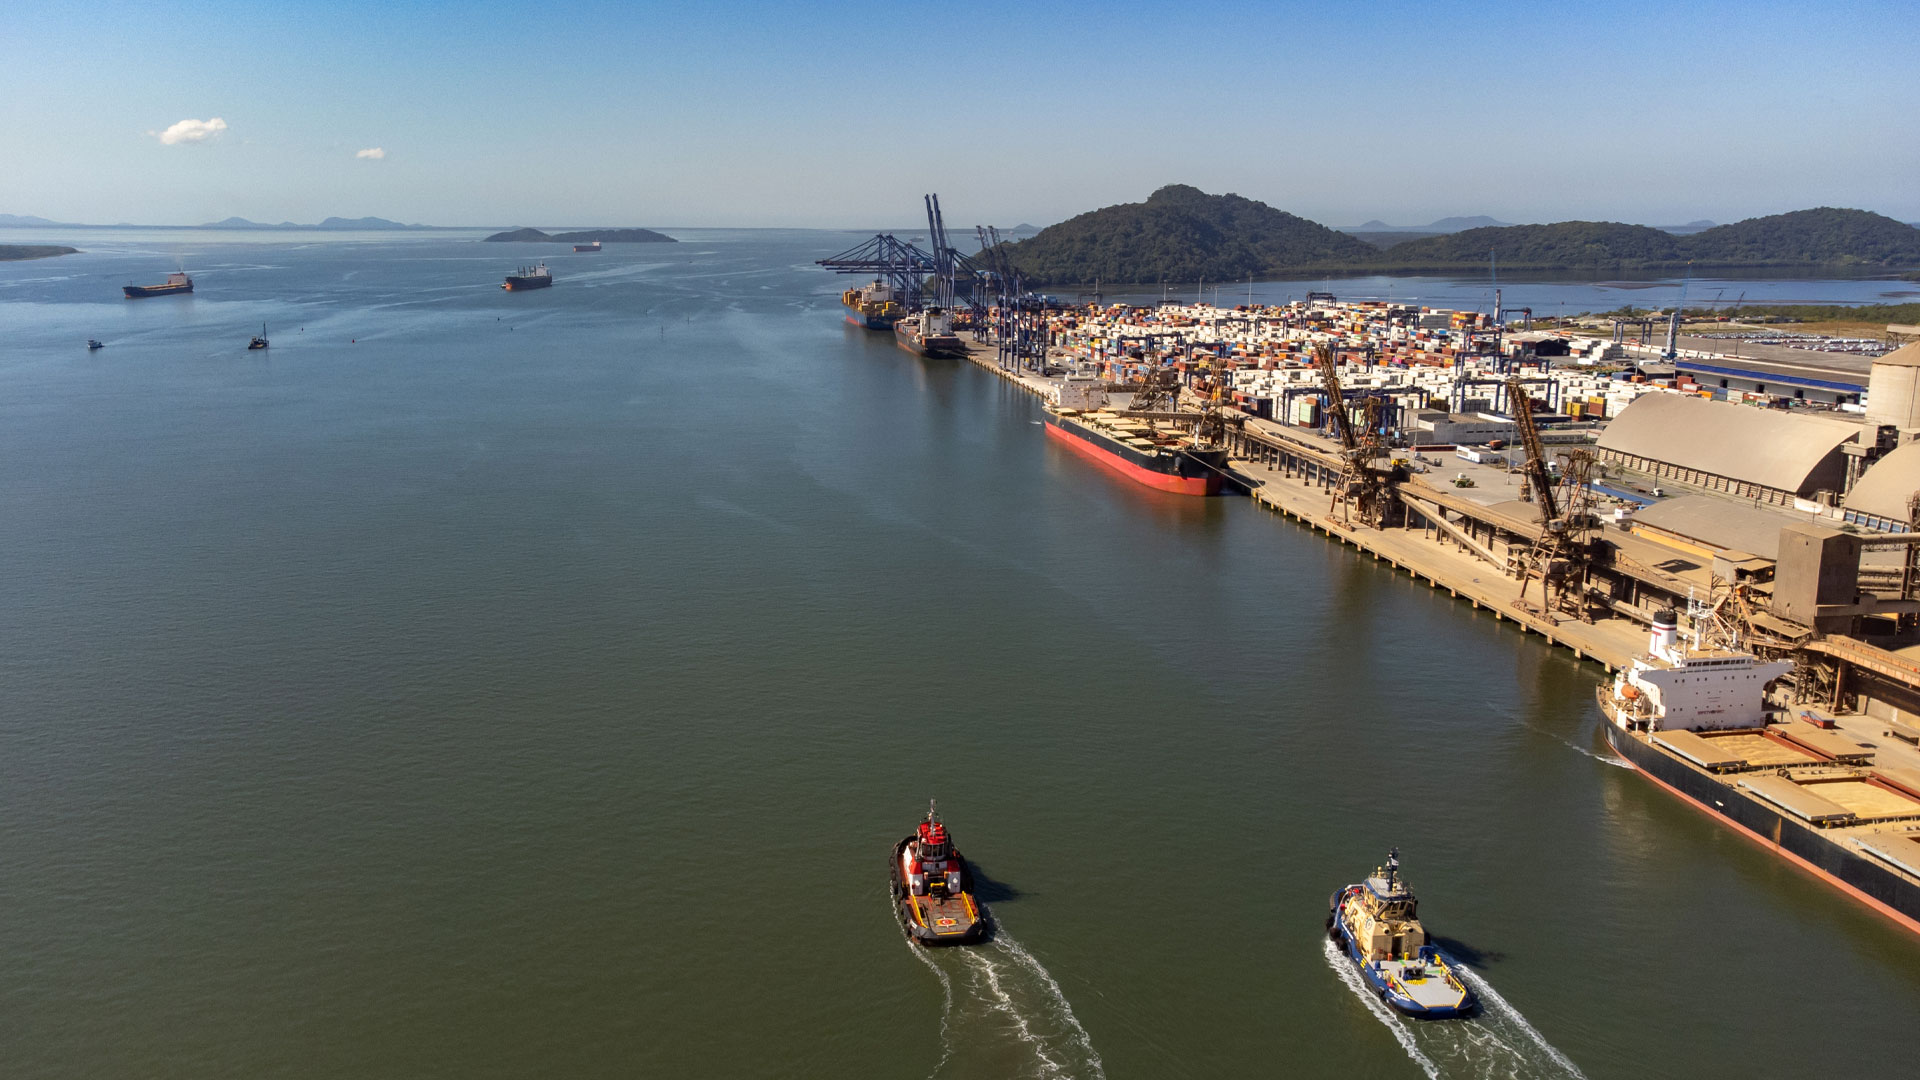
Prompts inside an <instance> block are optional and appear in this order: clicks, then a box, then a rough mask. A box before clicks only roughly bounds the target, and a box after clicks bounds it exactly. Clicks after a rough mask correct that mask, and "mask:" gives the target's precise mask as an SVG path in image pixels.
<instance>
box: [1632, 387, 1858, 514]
mask: <svg viewBox="0 0 1920 1080" xmlns="http://www.w3.org/2000/svg"><path fill="white" fill-rule="evenodd" d="M1872 430H1873V429H1871V428H1867V427H1864V426H1862V425H1860V424H1857V423H1851V422H1849V421H1846V420H1833V419H1828V418H1825V417H1818V416H1806V415H1801V414H1796V413H1790V412H1781V411H1778V410H1774V409H1757V408H1754V407H1752V406H1748V405H1732V404H1728V403H1726V402H1722V401H1708V400H1707V399H1705V398H1699V397H1692V396H1688V395H1684V394H1646V395H1643V396H1642V397H1640V398H1638V399H1636V400H1635V401H1634V402H1633V404H1631V405H1628V406H1627V407H1626V408H1625V409H1624V410H1622V411H1621V413H1620V415H1619V416H1618V417H1616V418H1615V419H1614V421H1613V422H1612V423H1610V424H1608V425H1607V429H1606V431H1604V432H1602V433H1601V435H1600V442H1599V447H1598V449H1599V451H1600V457H1601V458H1602V459H1604V460H1610V461H1617V462H1620V463H1621V464H1624V465H1627V466H1628V467H1630V468H1635V469H1639V470H1641V471H1643V472H1647V473H1650V474H1652V475H1654V476H1658V477H1665V478H1669V479H1673V480H1677V481H1680V482H1682V483H1688V484H1694V485H1697V486H1699V487H1704V488H1709V489H1711V490H1716V491H1726V492H1730V493H1732V494H1735V495H1739V496H1741V497H1742V498H1751V499H1759V500H1761V501H1763V502H1772V503H1778V504H1780V505H1783V506H1790V505H1792V503H1793V500H1794V499H1795V498H1796V497H1797V498H1809V497H1811V496H1812V495H1813V493H1814V492H1816V491H1822V490H1824V491H1843V490H1845V488H1846V480H1847V462H1846V456H1845V454H1843V453H1842V452H1841V449H1840V448H1841V446H1843V445H1845V444H1846V443H1849V442H1854V441H1856V440H1858V439H1860V438H1861V435H1862V433H1863V432H1870V431H1872ZM1869 438H1871V436H1869Z"/></svg>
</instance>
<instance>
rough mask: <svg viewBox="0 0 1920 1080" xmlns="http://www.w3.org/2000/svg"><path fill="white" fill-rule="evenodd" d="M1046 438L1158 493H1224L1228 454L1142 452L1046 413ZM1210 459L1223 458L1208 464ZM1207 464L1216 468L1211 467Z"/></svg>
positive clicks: (1207, 452) (1212, 452)
mask: <svg viewBox="0 0 1920 1080" xmlns="http://www.w3.org/2000/svg"><path fill="white" fill-rule="evenodd" d="M1045 415H1046V422H1047V435H1048V436H1049V437H1051V438H1053V439H1054V440H1055V441H1057V442H1059V443H1060V444H1061V445H1062V446H1064V447H1066V448H1067V449H1069V450H1071V451H1073V452H1074V453H1076V454H1078V455H1080V456H1081V457H1084V458H1086V459H1087V460H1089V461H1092V462H1094V463H1096V464H1099V465H1102V466H1104V467H1106V468H1108V469H1111V470H1112V471H1114V472H1117V473H1119V474H1120V475H1122V476H1124V477H1126V478H1127V479H1129V480H1132V481H1134V482H1135V483H1138V484H1145V485H1146V486H1147V487H1150V488H1153V489H1154V490H1155V491H1170V492H1172V493H1174V494H1176V495H1218V494H1220V491H1221V486H1222V485H1221V475H1220V471H1219V469H1220V467H1222V466H1224V464H1225V455H1224V454H1220V453H1219V452H1218V451H1188V452H1178V453H1172V452H1164V451H1163V452H1160V453H1152V454H1148V453H1142V452H1141V451H1139V450H1136V449H1134V448H1133V447H1131V446H1128V445H1126V444H1125V443H1122V442H1120V441H1118V440H1116V439H1111V438H1108V437H1107V436H1105V435H1103V434H1101V433H1100V432H1097V431H1093V430H1091V429H1089V428H1086V427H1084V426H1082V425H1080V424H1075V423H1073V422H1072V421H1069V420H1067V419H1065V418H1064V417H1060V416H1056V415H1054V414H1053V413H1050V412H1049V413H1046V414H1045ZM1209 457H1218V458H1220V460H1219V461H1217V462H1208V461H1207V460H1206V459H1207V458H1209ZM1208 464H1212V465H1214V467H1213V468H1209V467H1208Z"/></svg>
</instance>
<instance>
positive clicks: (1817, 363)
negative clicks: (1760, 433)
mask: <svg viewBox="0 0 1920 1080" xmlns="http://www.w3.org/2000/svg"><path fill="white" fill-rule="evenodd" d="M1680 347H1681V348H1682V349H1691V350H1694V351H1697V352H1712V353H1720V354H1722V356H1723V358H1722V359H1719V360H1690V359H1688V358H1685V357H1683V358H1681V360H1680V362H1679V364H1678V365H1677V366H1678V367H1679V368H1680V370H1682V371H1697V370H1698V369H1697V368H1696V367H1695V366H1694V365H1698V364H1708V365H1711V366H1713V367H1717V368H1737V369H1739V370H1742V371H1753V372H1756V373H1759V374H1766V375H1780V376H1786V377H1789V378H1796V379H1818V380H1821V381H1823V382H1834V383H1845V384H1847V385H1850V386H1858V387H1860V388H1862V389H1865V388H1866V385H1867V375H1868V373H1869V372H1870V371H1871V370H1872V369H1873V358H1872V357H1867V356H1854V355H1852V354H1849V353H1823V352H1815V351H1813V350H1812V349H1794V348H1789V347H1787V346H1785V345H1756V344H1754V343H1752V342H1749V341H1737V340H1733V339H1731V338H1703V337H1682V338H1681V339H1680ZM1630 355H1631V354H1630ZM1645 355H1646V354H1645V353H1641V354H1640V356H1641V357H1643V358H1644V357H1645Z"/></svg>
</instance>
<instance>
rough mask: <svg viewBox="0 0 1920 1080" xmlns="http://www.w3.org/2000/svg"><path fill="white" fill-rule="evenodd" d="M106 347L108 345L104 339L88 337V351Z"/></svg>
mask: <svg viewBox="0 0 1920 1080" xmlns="http://www.w3.org/2000/svg"><path fill="white" fill-rule="evenodd" d="M106 347H107V346H106V343H105V342H103V341H101V340H100V339H99V338H88V339H87V351H88V352H92V351H93V350H95V349H104V348H106Z"/></svg>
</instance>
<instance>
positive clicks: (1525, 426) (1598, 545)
mask: <svg viewBox="0 0 1920 1080" xmlns="http://www.w3.org/2000/svg"><path fill="white" fill-rule="evenodd" d="M1507 401H1508V403H1509V405H1510V406H1511V408H1510V411H1511V412H1512V414H1513V423H1514V428H1515V429H1516V431H1517V439H1518V441H1519V443H1520V446H1521V449H1522V451H1523V452H1524V453H1525V455H1526V458H1525V461H1524V462H1523V463H1522V464H1521V466H1520V471H1521V475H1522V477H1523V478H1524V479H1525V481H1526V483H1525V485H1524V486H1523V488H1522V489H1521V490H1522V496H1523V497H1525V498H1529V499H1531V500H1532V502H1533V504H1534V506H1535V507H1536V508H1537V509H1538V510H1539V513H1540V535H1539V537H1538V538H1537V539H1536V540H1535V541H1534V542H1533V544H1532V545H1530V546H1528V547H1526V548H1524V549H1522V553H1521V554H1520V555H1519V557H1518V559H1517V560H1516V562H1517V565H1516V566H1515V567H1514V569H1515V571H1516V572H1517V575H1516V576H1518V577H1519V579H1520V596H1519V599H1518V600H1516V601H1515V604H1516V606H1518V607H1519V608H1521V609H1522V610H1524V611H1530V612H1533V613H1534V614H1536V615H1539V616H1541V617H1543V618H1546V619H1549V620H1550V619H1553V618H1554V617H1555V612H1562V613H1565V614H1568V615H1572V616H1573V617H1575V618H1577V619H1579V620H1580V621H1581V622H1589V623H1590V622H1592V621H1593V608H1592V603H1591V597H1590V596H1589V593H1590V592H1591V583H1590V580H1589V579H1590V577H1591V573H1592V570H1593V567H1594V566H1595V565H1596V564H1597V563H1601V562H1605V561H1606V560H1607V559H1608V557H1609V556H1610V555H1611V554H1612V545H1609V544H1605V543H1602V542H1600V541H1599V540H1597V539H1596V538H1595V531H1596V529H1597V527H1598V526H1599V524H1600V522H1599V519H1598V518H1596V517H1595V516H1594V514H1593V509H1592V501H1591V500H1592V492H1593V487H1592V484H1593V465H1594V458H1593V454H1592V453H1591V452H1589V451H1587V450H1573V451H1569V452H1567V453H1565V454H1562V455H1561V456H1560V467H1559V472H1560V478H1559V482H1558V483H1557V484H1556V483H1555V481H1554V477H1553V471H1552V469H1551V468H1550V467H1549V466H1548V464H1547V454H1546V449H1545V447H1543V446H1542V444H1541V442H1540V428H1539V425H1538V424H1536V423H1535V422H1534V418H1533V399H1532V398H1531V397H1529V396H1527V390H1526V387H1525V386H1524V385H1523V384H1522V382H1521V379H1520V377H1519V376H1517V375H1515V376H1513V377H1511V378H1509V379H1508V380H1507ZM1560 489H1564V493H1563V491H1562V490H1560ZM1535 581H1538V582H1539V583H1540V600H1539V602H1538V603H1537V604H1536V603H1534V602H1532V601H1530V600H1528V599H1527V593H1528V591H1529V589H1530V588H1531V587H1532V585H1533V583H1534V582H1535Z"/></svg>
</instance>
